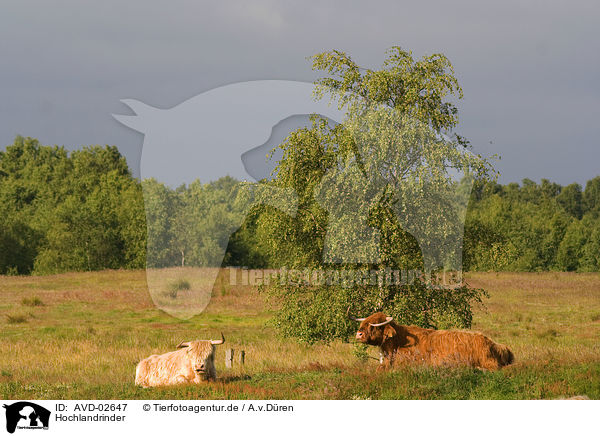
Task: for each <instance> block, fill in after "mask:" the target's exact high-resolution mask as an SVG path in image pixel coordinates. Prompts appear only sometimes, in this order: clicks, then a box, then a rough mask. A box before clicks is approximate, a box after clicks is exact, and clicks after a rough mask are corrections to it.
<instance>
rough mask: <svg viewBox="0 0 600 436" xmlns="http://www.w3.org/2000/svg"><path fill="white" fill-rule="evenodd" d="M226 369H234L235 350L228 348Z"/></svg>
mask: <svg viewBox="0 0 600 436" xmlns="http://www.w3.org/2000/svg"><path fill="white" fill-rule="evenodd" d="M225 367H227V368H232V367H233V348H228V349H226V350H225Z"/></svg>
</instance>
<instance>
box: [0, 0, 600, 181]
mask: <svg viewBox="0 0 600 436" xmlns="http://www.w3.org/2000/svg"><path fill="white" fill-rule="evenodd" d="M599 9H600V6H598V5H597V4H595V3H593V2H563V3H557V2H537V1H536V2H517V1H504V2H496V3H495V4H491V3H490V4H486V3H484V2H476V1H469V2H460V1H459V2H456V1H455V2H441V1H440V2H421V3H417V2H406V3H401V2H397V1H385V2H377V3H366V2H348V1H335V2H327V3H325V4H323V3H317V2H314V3H313V2H269V1H255V2H243V1H235V2H199V1H171V2H160V3H159V2H148V1H141V0H135V1H129V2H117V1H105V2H94V3H92V2H89V3H88V2H81V1H62V2H52V3H50V2H41V1H40V2H31V1H19V2H12V3H5V4H4V5H3V10H2V14H1V15H0V59H1V60H2V68H1V69H0V84H1V85H0V86H1V87H0V89H1V95H0V97H1V98H0V142H1V143H2V144H3V145H6V144H9V143H11V142H12V140H13V139H14V136H15V135H16V134H22V135H27V136H33V137H37V138H39V139H40V141H41V142H42V143H44V144H64V145H65V146H67V147H68V148H77V147H79V146H81V145H86V144H106V143H109V144H115V145H118V146H119V148H120V149H121V151H122V152H123V153H124V154H125V155H126V156H127V159H128V161H129V162H130V164H131V165H132V167H133V168H134V169H135V168H137V166H138V165H139V164H138V162H139V155H140V151H141V144H142V137H141V135H140V134H138V133H136V132H134V131H131V130H129V129H127V128H125V127H123V126H121V125H119V124H118V123H117V122H116V121H115V120H114V119H112V117H111V116H110V114H111V113H119V112H120V113H127V109H126V108H125V107H124V106H123V105H121V104H120V103H119V100H120V99H123V98H135V99H138V100H141V101H144V102H146V103H147V104H150V105H153V106H156V107H161V108H168V107H172V106H174V105H176V104H179V103H181V102H182V101H184V100H187V99H188V98H190V97H193V96H195V95H197V94H198V93H200V92H203V91H206V90H208V89H210V88H213V87H216V86H220V85H224V84H227V83H232V82H237V81H245V80H254V79H292V80H308V81H310V80H313V79H314V77H315V76H314V74H313V73H312V72H311V71H310V65H309V63H308V62H307V61H306V59H305V58H306V57H307V56H309V55H311V54H314V53H316V52H319V51H322V50H329V49H333V48H337V49H341V50H344V51H347V52H348V53H350V54H351V55H352V56H353V57H354V58H355V59H356V60H357V61H358V62H359V63H360V64H362V65H364V66H367V67H377V66H378V65H380V63H381V61H382V60H383V56H384V54H383V52H384V50H385V49H386V48H388V47H390V46H391V45H401V46H403V47H405V48H407V49H411V50H413V52H414V54H415V55H416V56H422V55H425V54H432V53H436V52H442V53H444V54H446V55H447V56H448V57H449V58H450V60H451V61H452V62H453V64H454V66H455V68H456V73H457V76H458V78H459V80H460V82H461V84H462V86H463V88H464V91H465V99H464V100H463V101H461V102H459V108H460V111H461V125H460V128H459V131H460V132H461V133H462V134H464V135H465V136H467V137H468V138H469V139H471V141H472V144H473V147H474V150H475V151H476V152H479V153H482V154H484V155H486V156H489V155H491V154H494V153H497V154H500V155H501V156H502V160H501V161H499V162H498V163H497V167H498V169H499V170H500V171H501V173H502V179H501V180H502V181H503V182H508V181H518V180H520V179H522V178H524V177H529V178H532V179H536V180H539V179H540V178H541V177H547V178H551V179H553V180H555V181H557V182H560V183H570V182H572V181H578V182H584V181H585V180H586V179H588V178H591V177H593V176H595V175H598V174H599V173H600V171H599V165H598V161H599V158H600V152H599V151H598V145H599V141H598V137H599V133H600V132H599V130H600V128H599V127H598V122H597V118H598V115H599V112H600V111H599V110H598V108H597V104H598V100H599V97H600V92H599V91H600V89H599V86H598V84H597V78H598V77H599V76H600V57H599V56H598V52H599V51H600V43H599V40H600V38H599V37H598V36H599V35H598V31H597V30H596V28H597V25H596V24H597V22H598V21H599V20H598V19H599V18H600V17H599V15H600V14H599V13H598V12H599ZM490 141H491V143H490ZM257 145H259V144H257ZM136 171H137V170H136Z"/></svg>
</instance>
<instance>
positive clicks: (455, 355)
mask: <svg viewBox="0 0 600 436" xmlns="http://www.w3.org/2000/svg"><path fill="white" fill-rule="evenodd" d="M352 319H353V320H355V321H360V322H361V324H360V327H359V329H358V332H357V333H356V339H357V340H358V341H360V342H362V343H363V344H369V345H377V346H379V347H381V354H382V366H381V367H382V368H389V367H391V366H392V365H396V364H402V363H422V364H426V365H433V366H439V365H452V364H455V365H456V364H459V365H461V364H462V365H469V366H473V367H475V368H479V369H487V370H496V369H499V368H501V367H503V366H506V365H510V364H511V363H513V361H514V356H513V353H512V352H511V351H510V350H509V349H508V347H507V346H506V345H502V344H497V343H496V342H494V341H492V340H491V339H490V338H488V337H487V336H484V335H482V334H481V333H476V332H469V331H461V330H433V329H424V328H421V327H416V326H405V325H399V324H396V323H395V322H394V319H393V318H392V317H391V316H385V314H383V313H382V312H377V313H374V314H373V315H371V316H369V317H368V318H352Z"/></svg>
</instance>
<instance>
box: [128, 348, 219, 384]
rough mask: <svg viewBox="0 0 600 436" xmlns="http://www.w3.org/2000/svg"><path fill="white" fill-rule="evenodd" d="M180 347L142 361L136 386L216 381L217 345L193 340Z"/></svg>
mask: <svg viewBox="0 0 600 436" xmlns="http://www.w3.org/2000/svg"><path fill="white" fill-rule="evenodd" d="M179 347H180V349H179V350H177V351H171V352H170V353H166V354H161V355H156V354H155V355H153V356H150V357H147V358H146V359H144V360H142V361H141V362H140V363H139V364H138V366H137V368H136V370H135V384H136V385H140V386H143V387H150V386H168V385H177V384H185V383H196V384H198V383H202V382H203V381H208V380H215V378H216V377H217V372H216V370H215V346H214V345H213V344H212V343H211V341H191V342H186V343H181V344H180V345H179Z"/></svg>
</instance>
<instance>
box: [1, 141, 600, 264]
mask: <svg viewBox="0 0 600 436" xmlns="http://www.w3.org/2000/svg"><path fill="white" fill-rule="evenodd" d="M142 192H143V195H142ZM237 195H239V184H238V183H237V181H235V180H234V179H232V178H230V177H224V178H222V179H220V180H218V181H216V182H213V183H208V184H201V183H200V182H194V183H192V184H190V185H189V186H181V187H178V188H177V189H171V188H169V187H167V186H165V185H164V184H162V183H160V182H158V181H156V180H152V179H150V180H146V181H144V182H142V183H140V182H139V181H138V180H136V179H135V178H134V177H133V176H132V174H131V172H130V171H129V168H128V167H127V163H126V161H125V159H124V158H123V156H121V154H120V153H119V152H118V150H117V149H116V148H115V147H97V146H96V147H87V148H83V149H81V150H77V151H72V152H67V151H66V150H65V149H64V148H62V147H56V146H55V147H47V146H41V145H40V144H39V143H38V141H36V140H35V139H31V138H22V137H17V138H16V140H15V143H14V144H13V145H11V146H8V147H7V148H6V150H5V151H4V152H0V274H30V273H34V274H49V273H59V272H66V271H88V270H100V269H107V268H143V267H145V266H146V253H148V264H149V266H155V267H161V266H175V265H181V264H182V263H183V264H184V265H188V266H194V265H209V264H213V263H214V262H215V259H219V256H218V252H219V249H218V247H219V246H223V244H227V241H226V240H223V237H224V235H225V237H226V236H227V234H228V233H227V232H223V231H222V229H223V228H226V227H227V226H230V225H232V223H233V222H235V221H236V217H237V215H238V214H239V213H240V210H239V209H236V201H235V198H236V196H237ZM144 200H145V201H146V210H145V209H144ZM261 213H270V212H269V211H268V208H265V207H257V208H255V209H254V210H253V211H252V213H250V214H248V215H247V218H246V220H245V221H244V223H243V225H242V227H241V228H240V229H239V230H238V231H237V232H235V234H234V235H233V236H232V237H231V238H230V239H229V242H228V248H227V253H226V255H225V259H224V261H223V264H224V265H244V266H248V267H250V268H265V267H277V266H279V265H278V260H277V259H270V258H269V255H268V254H267V253H269V252H271V250H269V249H268V247H264V246H263V241H262V240H261V238H260V237H257V235H258V234H260V233H261V232H264V231H268V229H257V227H258V226H260V219H259V217H260V214H261ZM146 214H147V217H148V238H147V237H146V235H147V230H146ZM257 230H258V231H257ZM146 250H148V251H146ZM291 255H293V253H292V254H291ZM463 261H464V267H465V269H466V270H495V271H544V270H560V271H600V177H596V178H594V179H592V180H590V181H589V182H587V184H586V186H585V189H582V187H581V186H580V185H577V184H572V185H569V186H566V187H562V186H560V185H558V184H555V183H551V182H549V181H548V180H542V182H541V183H540V184H537V183H535V182H533V181H531V180H527V179H525V180H523V182H522V184H521V185H519V184H516V183H511V184H508V185H500V184H496V183H478V184H476V185H475V187H474V189H473V193H472V196H471V201H470V204H469V209H468V213H467V219H466V223H465V242H464V253H463Z"/></svg>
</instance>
